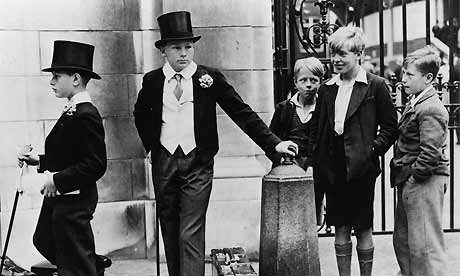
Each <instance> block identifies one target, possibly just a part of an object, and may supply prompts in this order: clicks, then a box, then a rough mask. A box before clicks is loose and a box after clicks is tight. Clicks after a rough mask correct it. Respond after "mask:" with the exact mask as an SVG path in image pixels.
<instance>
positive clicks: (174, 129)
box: [160, 62, 197, 154]
mask: <svg viewBox="0 0 460 276" xmlns="http://www.w3.org/2000/svg"><path fill="white" fill-rule="evenodd" d="M196 69H197V65H196V63H194V62H192V63H190V65H189V66H187V67H186V68H184V69H183V70H182V71H180V72H176V71H174V69H172V67H171V65H170V64H169V63H166V64H165V65H164V66H163V73H164V75H165V82H164V85H163V115H162V117H163V122H162V124H161V134H160V143H161V144H162V145H163V146H164V147H165V148H166V149H167V150H168V151H169V153H171V154H174V152H175V151H176V149H177V147H178V146H180V147H181V148H182V151H183V152H184V153H185V154H188V153H190V152H191V151H192V150H193V149H194V148H195V147H196V142H195V131H194V121H193V81H192V76H193V74H194V73H195V71H196ZM177 73H179V74H180V75H182V80H181V87H182V91H183V93H182V96H181V97H180V99H179V100H177V98H176V96H175V95H174V89H175V88H176V85H177V81H176V79H175V78H174V76H175V75H176V74H177Z"/></svg>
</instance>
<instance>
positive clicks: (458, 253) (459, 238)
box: [105, 145, 460, 276]
mask: <svg viewBox="0 0 460 276" xmlns="http://www.w3.org/2000/svg"><path fill="white" fill-rule="evenodd" d="M454 147H455V148H454V151H455V155H454V156H455V158H454V160H453V161H454V167H455V168H458V167H459V166H460V145H455V146H454ZM386 158H387V162H388V160H389V159H390V158H391V151H390V153H389V154H387V157H386ZM454 171H455V183H459V181H460V170H458V169H456V170H454ZM378 181H379V180H378ZM387 181H388V179H387ZM385 186H386V187H387V189H388V191H387V193H388V192H391V189H390V188H389V183H387V184H385ZM455 187H456V190H455V191H456V192H455V193H454V198H455V201H454V203H452V204H453V206H454V209H453V211H454V217H455V222H456V223H455V225H454V228H457V229H458V228H460V192H459V191H458V189H459V188H458V184H457V185H455ZM449 198H450V191H448V192H447V193H446V195H445V204H444V205H445V206H444V208H445V209H444V222H445V225H444V227H445V228H449V226H448V222H449V215H450V214H449V213H450V212H449V206H450V204H451V203H450V201H449ZM378 200H379V195H378V193H376V202H378ZM387 200H388V202H387V207H386V208H389V209H388V210H387V212H392V211H393V209H392V206H391V205H392V202H391V200H392V199H391V197H390V196H388V197H387ZM374 208H375V210H374V212H375V214H376V217H375V220H374V226H375V228H377V229H375V230H376V231H381V230H382V229H379V227H376V226H378V225H380V222H381V218H380V217H379V215H378V214H379V213H380V209H379V208H380V207H379V206H378V204H375V205H374ZM388 214H390V213H387V216H386V218H387V219H388V221H387V226H386V230H392V228H393V222H392V217H391V216H390V215H388ZM373 239H374V247H375V252H374V269H373V274H372V275H373V276H396V275H397V274H398V271H399V268H398V264H397V262H396V257H395V254H394V251H393V242H392V235H391V234H390V235H389V234H385V235H374V237H373ZM445 239H446V247H447V256H448V259H447V267H446V269H447V274H446V276H458V275H460V232H451V233H446V234H445ZM353 243H354V246H356V240H354V238H353ZM333 244H334V238H333V237H320V238H319V256H320V265H321V276H337V275H338V271H337V265H336V261H335V252H334V246H333ZM233 246H237V245H234V244H229V245H228V247H233ZM208 253H209V254H210V252H208ZM352 258H353V259H352V275H353V276H354V275H359V266H358V261H357V256H356V250H353V257H352ZM252 265H253V267H254V269H255V270H256V272H258V271H259V264H258V263H257V262H254V263H252ZM160 267H161V270H160V275H161V276H167V275H168V272H167V268H166V264H165V263H161V264H160ZM105 275H106V276H130V275H133V276H134V275H136V276H138V275H149V276H154V275H155V276H160V275H156V265H155V262H154V260H152V259H140V260H139V259H138V260H113V265H112V267H110V268H108V269H107V270H106V273H105ZM205 276H217V275H213V274H212V266H211V264H210V263H207V264H206V273H205ZM280 276H284V275H280Z"/></svg>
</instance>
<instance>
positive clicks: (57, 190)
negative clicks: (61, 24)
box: [18, 41, 107, 276]
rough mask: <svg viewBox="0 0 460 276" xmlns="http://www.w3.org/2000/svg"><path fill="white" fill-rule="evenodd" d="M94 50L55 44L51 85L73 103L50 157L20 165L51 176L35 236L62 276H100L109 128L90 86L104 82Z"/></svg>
mask: <svg viewBox="0 0 460 276" xmlns="http://www.w3.org/2000/svg"><path fill="white" fill-rule="evenodd" d="M93 53H94V46H92V45H88V44H84V43H79V42H73V41H55V42H54V52H53V61H52V64H51V67H50V68H45V69H43V70H42V71H45V72H51V73H52V74H53V76H52V78H51V81H50V85H51V89H52V91H53V93H54V94H55V96H56V97H58V98H67V99H68V103H67V104H66V106H65V107H64V110H63V112H62V115H61V116H60V117H59V119H58V120H57V122H56V124H55V126H54V127H53V129H52V130H51V131H50V133H49V134H48V136H47V137H46V140H45V153H44V154H43V155H36V154H34V153H25V154H24V153H22V154H19V155H18V160H19V165H20V166H22V165H23V164H24V162H25V163H27V164H28V165H34V166H38V172H39V173H44V174H46V176H47V177H46V181H45V183H44V184H43V186H42V188H41V193H42V194H43V195H44V199H43V204H42V208H41V211H40V216H39V218H38V223H37V227H36V229H35V233H34V236H33V243H34V245H35V247H36V248H37V250H38V251H39V252H40V253H41V254H42V255H43V256H44V257H45V258H46V259H48V260H49V261H50V262H51V263H53V264H55V265H56V266H57V272H58V274H59V275H60V276H96V254H95V248H94V238H93V232H92V230H91V225H90V220H91V219H92V217H93V213H94V210H95V209H96V204H97V201H98V193H97V187H96V181H97V180H98V179H99V178H101V177H102V176H103V175H104V173H105V170H106V167H107V155H106V147H105V142H104V135H105V134H104V128H103V125H102V119H101V116H100V115H99V112H98V110H97V109H96V107H95V106H94V105H93V104H92V102H91V98H90V95H89V94H88V92H87V91H86V85H87V83H88V81H89V80H90V79H100V78H101V77H100V76H99V75H98V74H96V73H94V72H93V70H92V67H93V66H92V63H93Z"/></svg>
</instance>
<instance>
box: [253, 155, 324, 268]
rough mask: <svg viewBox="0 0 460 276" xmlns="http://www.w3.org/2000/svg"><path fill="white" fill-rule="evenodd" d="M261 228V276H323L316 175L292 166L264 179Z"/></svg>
mask: <svg viewBox="0 0 460 276" xmlns="http://www.w3.org/2000/svg"><path fill="white" fill-rule="evenodd" d="M260 228H261V230H260V265H259V274H260V275H264V276H284V275H290V276H305V275H309V276H319V275H320V274H321V272H320V265H319V255H318V236H317V233H316V213H315V194H314V188H313V177H312V175H307V174H306V173H305V171H304V170H302V169H301V168H300V167H298V166H296V165H294V164H292V163H291V164H282V165H280V166H278V167H276V168H274V169H273V170H271V171H270V172H269V173H268V174H267V175H266V176H265V177H264V178H263V182H262V216H261V227H260Z"/></svg>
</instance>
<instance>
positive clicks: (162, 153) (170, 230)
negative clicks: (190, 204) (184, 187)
mask: <svg viewBox="0 0 460 276" xmlns="http://www.w3.org/2000/svg"><path fill="white" fill-rule="evenodd" d="M152 161H153V163H152V178H153V187H154V190H155V201H156V204H157V206H158V208H157V210H158V217H159V220H160V227H161V234H162V237H163V243H164V249H165V255H166V263H167V265H168V273H169V275H170V276H180V269H181V267H180V259H179V190H180V188H179V187H180V183H179V180H178V179H177V176H176V174H177V162H176V159H175V157H173V155H171V154H170V153H169V152H168V151H167V150H166V149H165V148H163V147H160V149H159V150H158V153H157V157H156V158H155V159H154V160H152Z"/></svg>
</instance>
